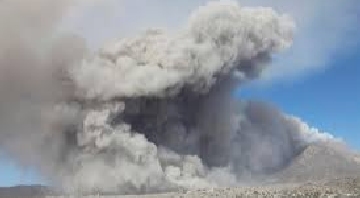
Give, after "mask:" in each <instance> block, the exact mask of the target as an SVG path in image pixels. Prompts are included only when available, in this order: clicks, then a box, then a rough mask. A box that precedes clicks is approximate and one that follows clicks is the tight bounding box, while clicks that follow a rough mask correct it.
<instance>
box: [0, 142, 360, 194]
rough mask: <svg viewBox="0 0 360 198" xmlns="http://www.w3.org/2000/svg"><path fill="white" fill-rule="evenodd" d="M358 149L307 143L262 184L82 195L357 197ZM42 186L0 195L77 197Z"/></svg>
mask: <svg viewBox="0 0 360 198" xmlns="http://www.w3.org/2000/svg"><path fill="white" fill-rule="evenodd" d="M358 159H359V155H358V153H353V152H350V151H349V150H347V149H346V148H345V147H342V145H339V144H332V143H331V144H329V143H327V144H314V145H311V146H309V147H307V148H306V149H305V150H304V151H303V152H302V153H301V154H299V156H298V157H297V158H296V159H294V160H293V161H292V162H291V163H290V164H289V166H288V167H286V168H285V169H283V170H281V171H279V172H277V173H275V174H271V175H267V176H265V177H257V178H256V180H258V181H262V183H261V184H259V183H257V184H256V183H254V184H249V185H248V186H246V187H245V186H243V187H231V188H230V187H225V188H208V189H193V190H179V191H178V192H169V193H165V194H156V195H106V196H105V195H92V196H83V197H89V198H90V197H122V198H126V197H129V198H132V197H144V198H146V197H154V198H155V197H163V198H167V197H339V196H340V197H360V163H359V160H358ZM51 194H53V193H52V191H51V190H49V189H48V188H46V187H41V186H18V187H13V188H0V197H1V198H5V197H9V198H10V197H11V198H15V197H80V196H79V195H72V196H55V195H54V194H53V195H51Z"/></svg>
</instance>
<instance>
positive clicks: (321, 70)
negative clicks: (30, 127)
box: [0, 0, 360, 186]
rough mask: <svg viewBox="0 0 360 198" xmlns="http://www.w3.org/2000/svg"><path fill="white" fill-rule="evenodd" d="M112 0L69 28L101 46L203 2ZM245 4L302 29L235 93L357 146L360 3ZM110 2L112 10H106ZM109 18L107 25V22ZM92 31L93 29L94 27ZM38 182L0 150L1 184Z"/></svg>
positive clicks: (247, 0)
mask: <svg viewBox="0 0 360 198" xmlns="http://www.w3.org/2000/svg"><path fill="white" fill-rule="evenodd" d="M107 1H108V2H110V1H111V2H112V3H111V4H109V5H111V6H108V5H105V3H104V5H103V6H101V8H102V9H103V10H101V11H96V9H95V11H94V10H93V9H91V10H92V11H91V13H87V11H83V13H82V14H77V15H73V16H72V17H70V18H69V19H68V20H70V21H68V22H65V25H64V26H65V27H67V28H69V29H71V30H74V31H75V32H77V33H79V34H81V35H84V36H85V38H86V39H87V40H88V41H89V42H90V44H91V46H95V47H96V46H98V45H99V44H100V43H102V42H104V40H105V38H112V37H116V36H118V35H121V34H125V35H126V34H131V33H132V32H135V31H138V30H139V29H142V28H143V27H147V26H149V27H152V26H165V27H176V26H178V25H179V24H181V23H182V21H183V20H184V19H185V18H186V17H187V15H188V13H189V10H191V9H193V8H196V7H197V6H198V5H200V4H203V3H204V2H205V1H206V0H191V1H190V0H188V1H185V0H184V1H176V2H175V1H171V2H174V3H169V1H166V3H165V0H152V1H153V6H149V7H147V6H145V7H146V9H145V8H140V7H139V6H138V5H141V4H142V1H143V0H133V1H127V2H131V3H128V4H131V5H127V6H128V7H130V8H134V7H137V8H138V9H139V10H137V12H133V9H129V10H128V12H126V9H124V12H122V13H121V15H118V14H117V13H116V12H115V13H111V12H110V11H113V9H114V8H116V7H117V6H119V5H116V4H117V3H114V2H122V1H113V0H107ZM94 2H95V1H94ZM97 2H101V1H97ZM104 2H105V1H104ZM240 2H241V3H243V4H244V5H270V6H272V7H274V8H275V9H276V10H278V11H280V12H287V13H289V14H290V15H292V16H293V17H294V19H295V21H296V23H297V27H298V29H297V32H296V36H295V42H294V46H293V47H292V49H291V50H290V51H289V52H286V53H284V54H281V55H279V56H277V57H276V59H275V61H274V63H273V65H272V67H271V68H270V69H269V71H268V72H267V73H266V75H265V77H266V79H265V80H262V81H260V82H254V83H250V84H248V85H245V86H243V87H241V88H239V89H238V90H237V91H236V95H237V96H238V97H241V98H243V99H255V100H262V101H267V102H271V103H273V104H275V105H276V106H277V107H278V108H280V109H281V110H283V111H284V112H286V113H288V114H292V115H295V116H297V117H300V118H301V119H302V120H304V121H306V122H307V123H308V124H309V125H310V126H313V127H315V128H318V129H319V130H321V131H324V132H328V133H331V134H334V135H335V136H337V137H340V138H343V139H344V140H345V141H346V142H348V144H349V145H350V146H351V147H353V148H356V149H358V150H360V56H359V55H360V54H359V53H360V47H356V44H360V34H359V33H360V25H359V21H360V19H359V13H360V1H357V0H348V1H344V0H331V1H320V0H319V1H313V0H304V1H288V0H276V1H275V0H243V1H240ZM289 2H291V3H289ZM324 2H326V3H325V4H324ZM109 7H111V10H107V9H109ZM119 7H121V6H119ZM142 9H145V10H142ZM104 10H105V11H104ZM77 11H79V10H77ZM104 13H107V15H106V17H105V18H103V19H98V16H100V15H102V14H104ZM109 13H111V14H109ZM138 13H142V14H141V15H138ZM159 13H160V14H159ZM164 16H166V17H164ZM109 17H110V18H109ZM94 18H97V20H94ZM122 19H124V21H122ZM132 19H136V20H132ZM104 20H106V27H103V26H104V24H105V23H104ZM84 21H87V22H86V23H84ZM89 21H91V23H89ZM129 21H130V22H129ZM118 24H122V25H121V28H116V27H119V25H118ZM94 27H96V28H94ZM123 27H131V28H128V29H126V28H123ZM94 29H96V31H89V30H94ZM119 32H121V34H119ZM359 46H360V45H359ZM41 181H42V179H40V177H39V175H37V174H36V173H35V171H34V170H32V169H24V168H22V167H20V166H18V165H17V164H16V163H15V162H14V161H13V160H11V159H10V158H9V157H8V156H5V155H4V154H3V155H1V151H0V186H12V185H16V184H20V183H25V184H26V183H39V182H41Z"/></svg>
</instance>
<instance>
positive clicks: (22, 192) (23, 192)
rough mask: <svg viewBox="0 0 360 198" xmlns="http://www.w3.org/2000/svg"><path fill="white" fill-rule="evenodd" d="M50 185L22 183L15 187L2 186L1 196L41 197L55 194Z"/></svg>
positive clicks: (8, 197)
mask: <svg viewBox="0 0 360 198" xmlns="http://www.w3.org/2000/svg"><path fill="white" fill-rule="evenodd" d="M54 194H55V193H54V191H52V190H51V189H50V188H49V187H45V186H41V185H30V186H25V185H20V186H14V187H0V197H1V198H16V197H39V196H42V195H54Z"/></svg>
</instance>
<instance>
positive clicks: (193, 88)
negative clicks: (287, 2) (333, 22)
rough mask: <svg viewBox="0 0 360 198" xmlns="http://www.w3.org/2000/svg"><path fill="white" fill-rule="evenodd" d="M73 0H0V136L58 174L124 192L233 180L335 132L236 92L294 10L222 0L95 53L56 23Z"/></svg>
mask: <svg viewBox="0 0 360 198" xmlns="http://www.w3.org/2000/svg"><path fill="white" fill-rule="evenodd" d="M71 3H73V1H61V3H60V1H51V2H50V1H47V0H31V1H27V2H26V3H24V2H22V1H20V0H11V1H7V0H5V1H2V2H0V5H1V6H0V13H1V15H3V16H2V17H0V27H1V31H0V41H1V42H2V45H1V46H0V55H1V57H0V72H1V78H0V81H1V84H0V91H1V98H0V108H1V109H0V116H1V119H0V126H1V128H0V130H1V131H0V146H1V148H2V149H4V150H5V151H6V152H7V153H9V154H10V155H12V156H13V157H14V158H15V159H17V160H18V161H19V163H21V164H23V165H25V166H36V167H38V168H39V170H40V171H41V173H42V174H43V175H44V176H45V177H46V178H49V179H50V180H51V181H52V182H53V183H54V185H56V186H60V187H61V188H63V189H65V190H67V191H70V192H73V191H81V192H93V191H97V190H99V191H103V192H119V193H146V192H154V191H163V190H170V189H174V188H179V187H181V188H191V187H207V186H223V185H236V184H238V183H239V182H241V181H245V180H246V179H247V178H249V175H258V174H268V173H271V172H274V171H277V170H279V169H281V168H283V167H284V166H286V165H287V164H288V163H289V162H290V161H291V159H292V158H293V157H294V156H295V155H296V154H297V153H298V152H300V151H301V149H303V147H304V146H306V145H307V143H308V142H309V141H320V140H327V139H331V137H328V136H327V135H326V134H321V133H317V131H315V132H313V131H312V130H311V129H310V128H309V127H308V126H307V125H306V124H304V123H303V122H302V121H301V120H299V119H297V118H294V117H291V116H288V115H284V114H282V113H281V112H279V111H278V110H277V109H276V108H273V107H271V106H269V105H266V104H265V103H261V102H254V101H247V102H246V101H237V100H236V99H235V98H233V97H232V95H231V94H232V91H233V90H234V88H235V87H237V86H239V85H241V84H242V83H246V81H248V80H251V79H254V78H258V77H260V76H261V75H260V74H261V71H262V70H263V69H264V68H266V67H267V66H268V65H269V63H270V61H271V55H272V54H273V53H276V52H278V51H280V50H283V49H286V48H288V47H290V45H291V42H292V37H293V30H294V24H293V22H292V20H291V19H290V18H289V17H288V16H286V15H279V14H277V13H275V12H274V11H273V10H272V9H270V8H250V7H241V6H240V5H238V4H237V3H236V2H233V1H216V2H211V3H209V4H207V5H206V6H203V7H200V8H199V9H197V10H195V11H194V12H193V13H192V14H191V16H190V18H189V20H188V22H187V24H186V25H185V26H183V27H182V28H181V29H180V30H179V31H177V32H176V33H168V32H166V31H164V30H158V29H151V30H148V31H146V32H144V33H141V34H139V35H137V36H135V37H132V38H125V39H120V40H118V41H117V42H114V43H112V44H110V45H107V46H105V47H103V48H102V49H100V50H98V51H97V52H96V53H95V54H90V53H88V51H87V49H86V45H85V41H84V40H83V39H81V37H79V36H63V35H59V34H56V27H57V26H56V24H57V23H58V22H59V21H60V20H61V16H62V13H63V12H64V11H65V10H66V9H67V8H68V7H69V6H70V5H71ZM27 4H29V5H31V6H30V7H27V6H25V5H27ZM55 9H56V10H55ZM15 10H16V11H15ZM15 13H17V14H15Z"/></svg>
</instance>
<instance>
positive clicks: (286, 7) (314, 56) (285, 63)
mask: <svg viewBox="0 0 360 198" xmlns="http://www.w3.org/2000/svg"><path fill="white" fill-rule="evenodd" d="M208 1H210V0H183V1H167V0H149V1H146V4H144V1H143V0H122V1H114V0H98V1H95V0H93V1H92V2H96V6H93V8H92V9H90V10H89V9H87V10H86V11H84V12H83V14H79V12H77V17H73V18H71V19H70V20H67V21H66V22H65V24H71V25H67V27H68V28H69V29H72V30H75V31H76V32H78V33H80V34H81V35H85V37H86V38H87V40H88V41H89V42H90V46H93V47H99V46H100V45H102V44H103V42H106V41H109V40H108V39H109V38H115V37H119V36H121V35H123V36H125V35H126V36H127V35H131V34H133V33H134V32H137V31H139V30H145V29H147V28H149V27H167V28H169V27H170V28H177V27H179V26H181V25H182V24H184V23H185V21H186V17H187V16H188V14H189V13H190V12H191V10H193V9H194V8H196V7H198V6H201V5H204V4H206V2H208ZM238 2H240V4H241V5H243V6H270V7H272V8H274V9H275V10H277V11H279V12H280V13H287V14H289V15H291V16H292V17H293V18H294V20H295V22H296V25H297V30H296V32H295V38H294V45H293V47H292V49H290V50H289V51H288V52H284V53H283V54H281V55H279V56H277V57H275V59H276V61H275V62H274V63H273V66H272V67H271V68H269V69H268V71H266V72H264V74H263V76H264V77H263V78H262V79H263V80H273V79H284V78H285V79H289V78H292V77H294V76H298V75H301V74H306V73H308V72H312V71H318V70H321V69H323V68H325V67H326V66H327V65H328V64H330V63H331V61H332V60H333V59H332V58H333V57H334V55H336V54H339V53H346V51H347V48H349V47H351V46H353V45H354V43H356V42H358V41H359V39H357V35H358V33H359V30H358V29H359V28H357V21H358V16H357V10H356V9H357V8H356V7H360V6H357V5H356V4H358V2H357V1H342V0H333V1H323V0H320V1H312V0H304V1H288V0H238ZM104 8H105V9H104ZM109 13H110V14H109ZM104 14H105V16H106V17H104ZM356 40H357V41H356Z"/></svg>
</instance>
